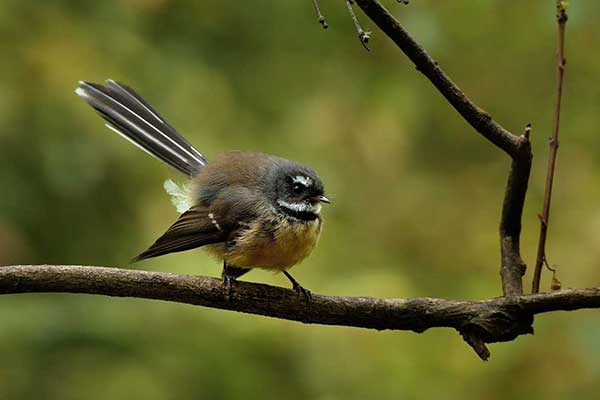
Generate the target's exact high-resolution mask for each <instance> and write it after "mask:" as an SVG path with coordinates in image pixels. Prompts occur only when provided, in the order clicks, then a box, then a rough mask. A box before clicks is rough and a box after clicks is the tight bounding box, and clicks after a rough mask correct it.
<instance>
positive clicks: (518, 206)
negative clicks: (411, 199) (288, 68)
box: [356, 0, 532, 339]
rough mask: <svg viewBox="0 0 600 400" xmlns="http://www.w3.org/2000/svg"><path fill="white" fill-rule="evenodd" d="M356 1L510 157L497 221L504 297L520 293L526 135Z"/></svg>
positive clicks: (373, 7) (367, 0)
mask: <svg viewBox="0 0 600 400" xmlns="http://www.w3.org/2000/svg"><path fill="white" fill-rule="evenodd" d="M356 3H357V4H358V5H359V6H360V8H362V10H363V11H364V12H365V13H366V14H367V15H368V16H369V18H371V19H372V20H373V22H375V24H377V26H379V28H381V30H383V31H384V32H385V33H386V34H387V35H388V36H389V37H390V39H392V40H393V41H394V43H396V45H397V46H398V47H399V48H400V49H401V50H402V51H403V52H404V54H406V55H407V56H408V58H410V60H411V61H412V62H413V63H414V64H415V65H416V67H417V69H418V70H419V71H421V73H423V75H425V76H426V77H427V78H428V79H429V80H430V81H431V83H433V84H434V85H435V87H436V88H437V89H438V91H439V92H440V93H441V94H442V95H443V96H444V97H445V98H446V99H447V100H448V102H450V104H451V105H452V106H453V107H454V108H455V109H456V111H458V112H459V114H460V115H461V116H462V117H463V118H464V119H465V120H466V121H467V122H468V123H469V124H471V126H473V128H475V130H476V131H477V132H479V133H480V134H481V135H483V136H484V137H486V138H487V139H488V140H490V141H491V142H492V143H494V144H495V145H496V146H498V147H499V148H501V149H502V150H504V151H505V152H506V153H508V154H509V155H510V156H511V157H512V163H511V169H510V175H509V178H508V185H507V187H506V193H505V197H504V204H503V207H502V220H501V222H500V242H501V262H502V265H501V269H500V274H501V276H502V291H503V293H504V295H505V296H513V295H519V294H522V293H523V282H522V281H523V279H522V278H523V275H524V274H525V263H524V262H523V260H522V259H521V255H520V249H519V247H520V246H519V238H520V235H521V216H522V213H523V204H524V202H525V194H526V193H527V183H528V181H529V173H530V170H531V158H532V154H531V145H530V143H529V137H528V135H523V136H515V135H513V134H511V133H510V132H509V131H507V130H506V129H504V128H503V127H502V126H500V124H498V123H497V122H496V121H494V120H493V119H492V117H491V116H490V115H489V114H488V113H487V112H485V111H483V110H482V109H481V108H479V107H478V106H477V105H475V103H473V102H472V101H471V100H470V99H469V98H468V97H467V96H466V95H465V94H464V93H463V92H462V91H461V90H460V88H459V87H458V86H456V84H454V82H452V80H450V78H449V77H448V76H447V75H446V74H445V73H444V71H443V70H442V69H441V68H440V67H439V66H438V64H437V62H436V61H435V60H433V59H432V58H431V57H430V56H429V54H427V52H426V51H425V50H424V49H423V48H422V47H421V46H419V44H418V43H417V42H415V40H414V39H413V38H412V37H411V36H410V35H409V34H408V32H406V31H405V30H404V28H403V27H402V26H401V25H400V23H399V22H398V20H396V19H395V18H394V16H393V15H392V14H390V13H389V11H387V10H386V9H385V7H383V6H382V5H381V3H379V2H378V1H377V0H356ZM465 339H466V338H465Z"/></svg>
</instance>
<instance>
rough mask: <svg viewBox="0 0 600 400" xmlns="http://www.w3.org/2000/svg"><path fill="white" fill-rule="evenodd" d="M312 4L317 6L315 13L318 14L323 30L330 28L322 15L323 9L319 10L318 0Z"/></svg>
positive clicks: (313, 0) (314, 0)
mask: <svg viewBox="0 0 600 400" xmlns="http://www.w3.org/2000/svg"><path fill="white" fill-rule="evenodd" d="M312 2H313V5H314V6H315V11H316V13H317V18H319V23H320V24H321V25H322V26H323V29H327V28H329V25H327V22H325V17H324V16H323V14H321V9H320V8H319V2H318V0H312Z"/></svg>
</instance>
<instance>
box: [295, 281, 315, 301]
mask: <svg viewBox="0 0 600 400" xmlns="http://www.w3.org/2000/svg"><path fill="white" fill-rule="evenodd" d="M292 288H293V289H294V292H296V296H298V298H301V297H304V299H305V300H306V302H307V303H310V301H311V300H312V293H311V292H310V290H308V289H305V288H303V287H302V286H300V284H299V283H298V282H296V283H294V284H292Z"/></svg>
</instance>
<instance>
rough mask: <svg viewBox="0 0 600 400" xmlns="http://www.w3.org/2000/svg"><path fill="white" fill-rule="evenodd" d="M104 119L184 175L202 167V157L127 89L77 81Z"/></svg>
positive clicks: (81, 92)
mask: <svg viewBox="0 0 600 400" xmlns="http://www.w3.org/2000/svg"><path fill="white" fill-rule="evenodd" d="M75 93H77V94H78V95H79V96H80V97H81V98H83V99H84V100H85V101H86V102H87V103H88V104H90V105H91V106H92V107H93V108H94V109H95V110H96V111H97V112H98V113H99V114H100V116H102V118H104V119H105V120H106V121H107V122H108V124H106V126H107V127H108V128H109V129H111V130H112V131H114V132H115V133H118V134H119V135H121V136H123V137H124V138H125V139H127V140H129V141H130V142H132V143H133V144H135V145H136V146H137V147H139V148H141V149H142V150H144V151H146V152H147V153H149V154H151V155H152V156H154V157H156V158H158V159H159V160H161V161H164V162H165V163H167V164H169V165H170V166H171V167H173V168H175V169H177V170H179V171H181V172H183V173H184V174H186V175H188V176H194V175H196V174H197V173H198V172H199V171H200V169H202V167H203V166H205V165H206V163H207V160H206V157H204V155H203V154H202V153H200V152H199V151H198V150H196V148H195V147H194V146H192V145H191V144H190V143H189V142H188V141H187V140H186V139H185V138H184V137H183V136H182V135H181V134H180V133H179V132H177V131H176V130H175V129H174V128H173V127H172V126H171V125H169V124H168V123H167V122H166V121H165V120H164V119H163V118H162V117H161V116H160V115H159V114H158V113H157V112H156V111H155V110H154V109H153V108H152V107H151V106H150V105H149V104H148V103H147V102H146V101H144V99H143V98H142V97H141V96H140V95H138V94H137V93H136V92H135V91H134V90H133V89H131V88H130V87H128V86H126V85H123V84H121V83H118V82H115V81H113V80H108V81H106V85H98V84H95V83H89V82H79V86H78V87H77V89H76V90H75Z"/></svg>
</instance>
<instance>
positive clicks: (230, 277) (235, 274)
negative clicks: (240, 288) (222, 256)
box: [221, 261, 250, 300]
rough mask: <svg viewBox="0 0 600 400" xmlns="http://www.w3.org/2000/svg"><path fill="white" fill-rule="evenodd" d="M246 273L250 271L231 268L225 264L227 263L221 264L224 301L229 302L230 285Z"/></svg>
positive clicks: (248, 269)
mask: <svg viewBox="0 0 600 400" xmlns="http://www.w3.org/2000/svg"><path fill="white" fill-rule="evenodd" d="M248 271H250V268H239V267H233V266H231V265H229V264H227V262H225V261H224V262H223V272H221V278H222V279H223V295H224V296H225V299H227V300H229V299H230V298H231V284H232V283H233V282H235V281H236V280H237V278H239V277H240V276H242V275H244V274H245V273H246V272H248Z"/></svg>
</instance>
